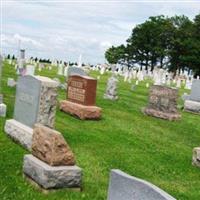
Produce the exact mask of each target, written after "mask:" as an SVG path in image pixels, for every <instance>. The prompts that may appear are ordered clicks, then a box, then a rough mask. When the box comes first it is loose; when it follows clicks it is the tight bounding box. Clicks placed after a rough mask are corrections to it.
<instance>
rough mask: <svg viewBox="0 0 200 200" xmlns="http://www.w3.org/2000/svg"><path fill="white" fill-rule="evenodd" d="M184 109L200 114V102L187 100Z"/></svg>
mask: <svg viewBox="0 0 200 200" xmlns="http://www.w3.org/2000/svg"><path fill="white" fill-rule="evenodd" d="M184 110H185V111H188V112H192V113H196V114H200V102H197V101H191V100H186V101H185V103H184Z"/></svg>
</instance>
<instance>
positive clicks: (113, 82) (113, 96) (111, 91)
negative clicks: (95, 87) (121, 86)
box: [104, 76, 118, 100]
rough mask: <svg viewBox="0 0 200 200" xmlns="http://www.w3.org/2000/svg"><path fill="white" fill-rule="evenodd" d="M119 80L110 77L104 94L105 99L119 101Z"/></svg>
mask: <svg viewBox="0 0 200 200" xmlns="http://www.w3.org/2000/svg"><path fill="white" fill-rule="evenodd" d="M117 82H118V80H117V78H115V77H114V76H112V77H110V78H109V79H108V82H107V88H106V93H105V94H104V99H110V100H117V99H118V96H117Z"/></svg>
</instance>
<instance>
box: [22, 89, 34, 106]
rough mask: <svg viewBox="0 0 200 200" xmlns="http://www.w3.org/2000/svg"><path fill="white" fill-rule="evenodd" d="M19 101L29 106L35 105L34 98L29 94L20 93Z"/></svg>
mask: <svg viewBox="0 0 200 200" xmlns="http://www.w3.org/2000/svg"><path fill="white" fill-rule="evenodd" d="M19 96H20V97H19V100H20V101H22V102H25V103H27V104H31V105H32V104H33V96H31V95H29V94H27V93H23V92H22V93H20V94H19Z"/></svg>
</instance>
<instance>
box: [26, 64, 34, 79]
mask: <svg viewBox="0 0 200 200" xmlns="http://www.w3.org/2000/svg"><path fill="white" fill-rule="evenodd" d="M34 74H35V66H34V65H27V66H26V73H25V75H30V76H34Z"/></svg>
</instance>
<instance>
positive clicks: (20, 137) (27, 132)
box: [4, 119, 33, 151]
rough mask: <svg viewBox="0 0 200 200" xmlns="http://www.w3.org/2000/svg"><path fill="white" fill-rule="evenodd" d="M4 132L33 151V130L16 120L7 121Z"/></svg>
mask: <svg viewBox="0 0 200 200" xmlns="http://www.w3.org/2000/svg"><path fill="white" fill-rule="evenodd" d="M4 130H5V132H6V134H7V135H9V136H10V137H11V138H12V139H13V140H14V141H16V142H18V143H20V144H21V145H22V146H23V147H24V148H26V149H28V150H29V151H31V145H32V136H33V129H32V128H30V127H28V126H26V125H24V124H22V123H20V122H18V121H16V120H14V119H10V120H7V121H6V124H5V127H4Z"/></svg>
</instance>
